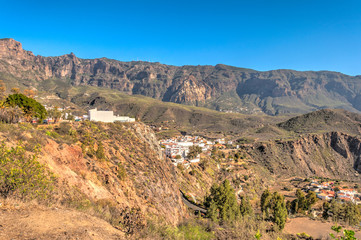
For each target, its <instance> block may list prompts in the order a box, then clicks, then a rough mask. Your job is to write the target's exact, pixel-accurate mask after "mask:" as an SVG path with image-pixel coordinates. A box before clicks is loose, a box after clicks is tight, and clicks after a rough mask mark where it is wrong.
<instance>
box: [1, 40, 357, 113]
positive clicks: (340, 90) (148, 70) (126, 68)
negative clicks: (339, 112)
mask: <svg viewBox="0 0 361 240" xmlns="http://www.w3.org/2000/svg"><path fill="white" fill-rule="evenodd" d="M0 77H1V78H3V79H5V80H12V81H14V78H15V79H18V81H19V82H20V83H21V84H23V85H25V86H33V87H37V88H41V87H42V82H43V81H44V80H47V79H61V80H62V82H63V83H65V84H68V85H69V86H70V84H71V85H73V86H79V85H90V86H99V87H107V88H111V89H116V90H119V91H122V92H126V93H129V94H141V95H145V96H149V97H152V98H156V99H160V100H162V101H170V102H176V103H185V104H192V105H197V106H205V107H209V108H213V109H217V110H222V111H225V110H229V111H234V112H242V113H255V112H261V111H262V112H265V113H267V114H270V115H277V114H283V113H303V112H309V111H313V110H316V109H320V108H326V107H329V108H344V109H347V110H351V111H361V101H360V100H361V76H355V77H353V76H348V75H345V74H341V73H337V72H328V71H320V72H312V71H308V72H299V71H293V70H275V71H266V72H258V71H254V70H251V69H242V68H236V67H231V66H226V65H221V64H219V65H216V66H182V67H176V66H170V65H164V64H160V63H149V62H140V61H139V62H120V61H116V60H111V59H106V58H101V59H80V58H78V57H76V56H75V55H74V54H73V53H71V54H67V55H63V56H59V57H42V56H34V55H33V54H32V53H31V52H29V51H25V50H23V49H22V47H21V44H20V43H19V42H17V41H15V40H13V39H1V40H0ZM64 97H66V96H64Z"/></svg>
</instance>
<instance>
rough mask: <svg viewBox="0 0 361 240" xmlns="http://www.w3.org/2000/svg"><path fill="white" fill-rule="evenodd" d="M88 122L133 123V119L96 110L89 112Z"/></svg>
mask: <svg viewBox="0 0 361 240" xmlns="http://www.w3.org/2000/svg"><path fill="white" fill-rule="evenodd" d="M89 120H90V121H96V122H135V118H130V117H127V116H114V112H113V111H98V109H96V108H95V109H91V110H89Z"/></svg>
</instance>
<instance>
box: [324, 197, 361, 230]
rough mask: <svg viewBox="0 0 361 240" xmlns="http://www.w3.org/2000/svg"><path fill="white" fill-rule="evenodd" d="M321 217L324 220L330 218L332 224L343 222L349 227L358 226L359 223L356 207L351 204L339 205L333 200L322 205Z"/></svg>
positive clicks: (339, 203)
mask: <svg viewBox="0 0 361 240" xmlns="http://www.w3.org/2000/svg"><path fill="white" fill-rule="evenodd" d="M322 216H323V218H324V219H328V218H330V217H331V218H332V220H333V221H334V222H338V221H344V222H345V223H347V224H349V225H358V224H359V223H360V222H361V214H360V208H359V206H358V205H356V204H354V203H352V202H347V203H341V202H339V201H337V200H335V199H333V200H332V201H331V202H325V203H324V204H323V214H322Z"/></svg>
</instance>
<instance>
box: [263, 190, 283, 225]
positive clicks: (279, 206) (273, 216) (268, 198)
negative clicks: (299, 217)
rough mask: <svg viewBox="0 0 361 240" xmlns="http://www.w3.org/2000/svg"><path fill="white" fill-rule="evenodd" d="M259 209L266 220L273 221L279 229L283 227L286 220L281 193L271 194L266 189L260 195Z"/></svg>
mask: <svg viewBox="0 0 361 240" xmlns="http://www.w3.org/2000/svg"><path fill="white" fill-rule="evenodd" d="M261 211H262V214H263V216H264V218H265V219H266V220H271V221H273V222H274V223H275V224H276V226H277V227H278V229H279V230H282V229H283V228H284V227H285V223H286V220H287V208H286V204H285V198H284V196H283V195H282V194H280V193H278V192H274V193H273V194H272V193H271V192H270V191H269V190H268V189H266V190H265V191H264V192H263V193H262V196H261Z"/></svg>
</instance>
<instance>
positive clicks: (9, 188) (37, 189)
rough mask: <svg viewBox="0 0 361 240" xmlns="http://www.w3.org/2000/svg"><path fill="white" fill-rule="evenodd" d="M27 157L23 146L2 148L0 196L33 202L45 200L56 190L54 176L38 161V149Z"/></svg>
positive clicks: (0, 155) (0, 152) (3, 145)
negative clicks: (34, 200) (33, 200)
mask: <svg viewBox="0 0 361 240" xmlns="http://www.w3.org/2000/svg"><path fill="white" fill-rule="evenodd" d="M34 150H35V153H34V154H33V155H31V156H27V155H26V153H25V150H24V148H23V147H21V146H17V147H15V148H10V149H9V148H7V147H6V146H5V144H2V145H1V146H0V195H1V196H2V197H5V198H6V197H9V196H13V197H16V198H20V199H24V200H31V199H35V198H37V199H45V198H47V197H48V196H49V194H50V193H51V192H52V191H53V190H54V182H55V177H54V175H53V174H52V173H51V172H50V171H49V170H47V169H46V168H45V166H43V165H42V164H40V163H39V162H38V161H37V153H38V152H39V150H38V149H34Z"/></svg>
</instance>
